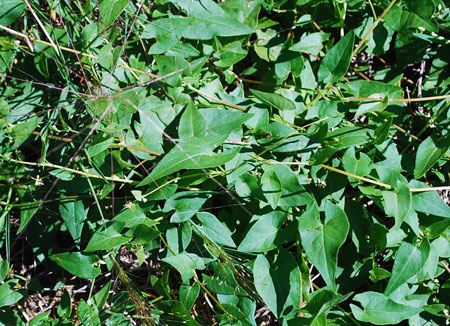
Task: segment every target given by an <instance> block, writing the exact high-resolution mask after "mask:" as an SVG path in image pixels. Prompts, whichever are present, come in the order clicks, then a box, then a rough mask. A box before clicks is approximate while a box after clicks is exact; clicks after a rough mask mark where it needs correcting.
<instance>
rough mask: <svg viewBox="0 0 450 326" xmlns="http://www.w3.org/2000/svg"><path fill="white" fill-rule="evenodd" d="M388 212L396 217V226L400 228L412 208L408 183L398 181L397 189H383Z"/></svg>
mask: <svg viewBox="0 0 450 326" xmlns="http://www.w3.org/2000/svg"><path fill="white" fill-rule="evenodd" d="M383 199H384V203H385V206H386V214H387V215H390V216H393V217H394V218H395V225H394V228H397V229H398V228H400V226H401V224H402V223H403V221H404V220H405V218H406V217H407V216H408V213H409V210H410V209H411V201H412V196H411V191H410V190H409V187H408V185H407V184H405V183H403V182H400V181H397V189H396V190H394V191H383Z"/></svg>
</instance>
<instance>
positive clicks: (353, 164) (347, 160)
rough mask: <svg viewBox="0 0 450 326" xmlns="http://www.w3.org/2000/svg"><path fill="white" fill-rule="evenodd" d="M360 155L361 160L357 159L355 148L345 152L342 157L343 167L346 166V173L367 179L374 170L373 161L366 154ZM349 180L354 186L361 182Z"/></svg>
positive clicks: (353, 179) (351, 178) (350, 178)
mask: <svg viewBox="0 0 450 326" xmlns="http://www.w3.org/2000/svg"><path fill="white" fill-rule="evenodd" d="M359 155H360V158H359V159H357V158H356V157H355V156H356V153H355V147H350V148H349V149H348V150H346V151H345V154H344V156H343V157H342V165H343V166H344V169H345V171H347V172H349V173H352V174H356V175H359V176H361V177H365V176H367V175H368V174H369V173H370V171H371V170H372V164H371V163H372V161H371V159H370V157H368V156H367V155H366V154H364V153H360V154H359ZM348 179H349V181H350V182H351V183H352V184H354V183H358V182H359V180H358V179H356V178H353V177H348Z"/></svg>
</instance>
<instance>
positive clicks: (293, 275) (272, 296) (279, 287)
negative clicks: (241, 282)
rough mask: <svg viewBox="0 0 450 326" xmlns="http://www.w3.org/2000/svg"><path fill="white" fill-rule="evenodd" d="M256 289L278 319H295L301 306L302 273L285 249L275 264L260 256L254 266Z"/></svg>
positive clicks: (281, 251)
mask: <svg viewBox="0 0 450 326" xmlns="http://www.w3.org/2000/svg"><path fill="white" fill-rule="evenodd" d="M253 278H254V283H255V288H256V291H257V292H258V294H259V295H260V296H261V298H262V299H263V300H264V303H265V304H266V305H267V306H268V307H269V309H270V310H271V311H272V312H273V313H274V315H275V316H276V317H277V318H280V317H282V316H284V317H287V318H289V317H293V316H295V315H296V314H297V313H298V309H299V308H300V304H301V296H302V295H301V293H302V289H301V272H300V269H299V267H298V264H297V262H296V261H295V259H294V258H293V257H292V255H291V254H290V253H289V252H287V251H286V250H284V249H281V250H280V254H279V256H278V258H277V261H276V263H275V264H273V265H270V264H269V261H268V260H267V259H266V258H265V257H264V256H263V255H258V256H257V257H256V260H255V263H254V264H253Z"/></svg>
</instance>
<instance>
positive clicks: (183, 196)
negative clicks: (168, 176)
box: [163, 191, 211, 223]
mask: <svg viewBox="0 0 450 326" xmlns="http://www.w3.org/2000/svg"><path fill="white" fill-rule="evenodd" d="M210 196H211V194H210V193H208V192H205V191H196V192H194V191H181V192H177V193H176V194H175V195H173V196H172V197H170V198H169V199H168V200H167V201H166V204H165V206H164V209H163V212H170V211H171V210H175V214H173V215H172V217H171V218H170V222H171V223H181V222H184V221H187V220H188V219H190V218H191V217H192V216H194V215H195V213H197V211H198V210H199V209H200V208H201V207H202V205H203V204H204V203H205V201H206V200H207V199H208V198H209V197H210Z"/></svg>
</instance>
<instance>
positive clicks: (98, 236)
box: [84, 223, 131, 252]
mask: <svg viewBox="0 0 450 326" xmlns="http://www.w3.org/2000/svg"><path fill="white" fill-rule="evenodd" d="M121 230H122V227H121V226H120V225H119V223H114V224H112V225H110V226H109V227H108V228H106V230H102V229H98V230H97V231H96V232H95V233H94V235H93V236H92V238H91V240H89V243H88V245H87V246H86V249H84V251H86V252H92V251H97V250H111V249H113V248H115V247H117V246H120V245H121V244H124V243H127V242H128V241H130V240H131V238H129V237H125V236H123V235H121V234H120V231H121Z"/></svg>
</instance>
